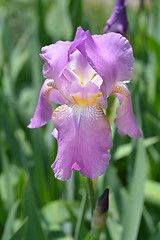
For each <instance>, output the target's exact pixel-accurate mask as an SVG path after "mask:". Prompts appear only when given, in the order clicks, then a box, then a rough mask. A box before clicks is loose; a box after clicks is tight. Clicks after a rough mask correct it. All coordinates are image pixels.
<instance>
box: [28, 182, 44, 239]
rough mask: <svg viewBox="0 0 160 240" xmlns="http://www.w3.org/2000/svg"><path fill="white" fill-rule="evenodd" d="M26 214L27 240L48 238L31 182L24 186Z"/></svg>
mask: <svg viewBox="0 0 160 240" xmlns="http://www.w3.org/2000/svg"><path fill="white" fill-rule="evenodd" d="M23 209H24V216H25V217H28V224H27V229H26V234H25V240H28V239H29V240H35V239H38V240H46V237H45V234H44V232H43V229H42V226H41V223H40V217H39V215H38V212H37V209H36V206H35V201H34V197H33V193H32V190H31V187H30V184H29V182H28V183H26V185H25V187H24V201H23Z"/></svg>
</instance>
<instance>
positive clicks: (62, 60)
mask: <svg viewBox="0 0 160 240" xmlns="http://www.w3.org/2000/svg"><path fill="white" fill-rule="evenodd" d="M71 44H72V43H71V42H69V41H66V42H63V41H58V42H56V43H55V44H51V45H49V46H45V47H43V48H42V54H40V56H41V58H42V59H43V60H44V61H45V65H44V67H43V74H44V76H45V77H48V76H50V78H52V79H54V81H55V84H56V86H57V88H60V87H61V81H60V76H61V75H62V73H63V70H64V69H65V68H66V66H67V65H68V51H69V49H70V47H71Z"/></svg>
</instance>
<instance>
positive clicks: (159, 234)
mask: <svg viewBox="0 0 160 240" xmlns="http://www.w3.org/2000/svg"><path fill="white" fill-rule="evenodd" d="M159 239H160V222H158V224H157V227H156V229H155V231H154V233H153V234H152V236H151V237H150V238H149V240H159Z"/></svg>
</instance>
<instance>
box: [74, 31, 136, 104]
mask: <svg viewBox="0 0 160 240" xmlns="http://www.w3.org/2000/svg"><path fill="white" fill-rule="evenodd" d="M86 34H87V36H88V37H87V38H86V40H85V41H84V42H82V43H81V44H80V45H79V46H78V49H79V51H80V52H81V53H82V54H83V56H84V57H85V58H86V59H87V61H88V62H89V64H90V65H91V66H92V68H93V69H94V70H95V71H96V73H97V74H98V75H99V76H100V77H101V78H102V80H103V83H102V85H101V91H102V93H103V95H104V97H105V98H106V99H107V97H108V96H109V95H110V94H111V92H112V89H113V87H114V84H115V82H117V81H126V80H130V79H131V76H132V70H133V62H134V58H133V52H132V47H131V45H130V44H129V42H128V40H127V39H126V38H124V37H123V36H122V35H121V34H117V33H108V34H104V35H93V36H91V35H90V33H89V31H87V32H86Z"/></svg>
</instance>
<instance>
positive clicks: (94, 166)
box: [52, 104, 112, 180]
mask: <svg viewBox="0 0 160 240" xmlns="http://www.w3.org/2000/svg"><path fill="white" fill-rule="evenodd" d="M79 118H80V119H79ZM78 119H79V120H78ZM52 120H53V123H54V126H55V128H56V129H57V131H58V136H57V133H56V134H55V130H54V135H55V136H56V138H57V141H58V153H57V157H56V160H55V162H54V163H53V164H52V168H53V170H54V173H55V177H56V178H58V179H60V180H68V179H69V178H70V177H71V173H72V170H73V169H76V170H80V171H81V174H82V176H85V177H89V178H91V179H92V178H96V177H98V176H100V175H101V174H103V173H104V172H105V170H106V167H107V166H108V164H109V159H110V154H109V153H108V149H110V148H111V147H112V139H111V129H110V125H109V123H108V120H107V118H106V116H105V115H104V113H103V111H102V109H101V108H100V107H99V106H98V105H97V104H92V105H90V106H88V107H85V108H83V109H80V108H78V107H77V106H76V105H73V104H72V105H71V104H70V105H62V106H60V107H58V108H57V109H56V110H55V111H54V113H53V117H52ZM77 120H78V122H77V124H76V123H75V122H76V121H77Z"/></svg>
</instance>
